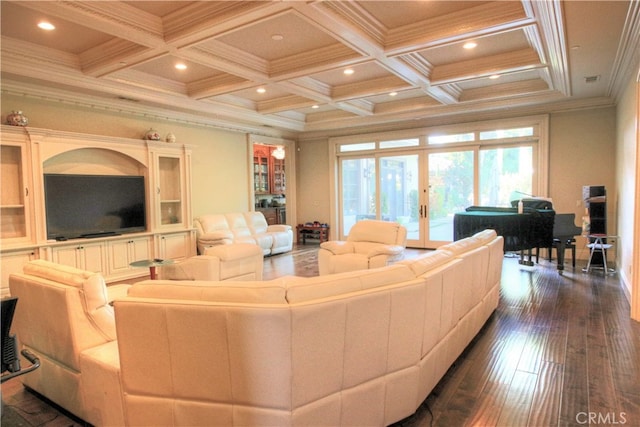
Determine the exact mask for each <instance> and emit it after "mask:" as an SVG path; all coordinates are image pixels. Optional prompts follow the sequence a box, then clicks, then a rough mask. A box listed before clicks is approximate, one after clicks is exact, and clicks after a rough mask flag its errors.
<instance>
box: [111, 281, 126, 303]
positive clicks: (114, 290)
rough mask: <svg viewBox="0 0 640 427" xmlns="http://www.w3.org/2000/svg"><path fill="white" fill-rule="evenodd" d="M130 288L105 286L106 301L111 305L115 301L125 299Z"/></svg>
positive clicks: (124, 285) (123, 285)
mask: <svg viewBox="0 0 640 427" xmlns="http://www.w3.org/2000/svg"><path fill="white" fill-rule="evenodd" d="M130 287H131V285H127V284H122V285H109V286H107V301H109V303H110V304H111V303H112V302H113V301H115V300H116V299H120V298H124V297H126V296H127V293H128V292H129V288H130Z"/></svg>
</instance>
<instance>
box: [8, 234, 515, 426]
mask: <svg viewBox="0 0 640 427" xmlns="http://www.w3.org/2000/svg"><path fill="white" fill-rule="evenodd" d="M503 255H504V254H503V239H502V237H500V236H497V235H496V234H495V232H494V231H492V230H486V231H483V232H481V233H478V234H476V235H474V236H472V237H469V238H466V239H463V240H460V241H458V242H454V243H452V244H449V245H446V246H443V247H441V248H440V249H438V250H436V251H433V252H430V253H428V254H426V255H424V256H422V257H420V258H417V259H411V260H404V261H400V262H398V263H396V264H394V265H390V266H385V267H381V268H376V269H370V270H365V271H353V272H345V273H339V274H329V275H325V276H318V277H312V278H303V277H294V276H286V277H282V278H278V279H275V280H270V281H237V282H235V281H225V282H213V281H164V280H153V281H152V280H148V281H143V282H139V283H136V284H134V285H133V286H132V287H130V288H129V290H128V294H127V296H126V297H121V298H118V299H116V300H115V301H114V310H115V327H116V336H117V340H112V341H107V342H103V343H100V342H96V346H95V347H94V348H91V349H87V350H84V351H82V354H81V358H80V359H81V366H82V375H81V376H79V377H80V378H79V380H80V381H79V385H77V387H78V388H77V389H69V390H63V391H66V393H68V394H69V395H72V396H78V399H80V400H81V401H83V402H84V404H85V405H86V407H85V409H84V412H81V413H80V414H77V415H81V416H82V415H85V416H86V415H87V414H88V420H89V421H90V422H91V423H93V424H94V425H96V426H103V425H128V426H140V425H154V426H155V425H175V426H187V425H189V426H196V425H211V423H213V422H215V423H216V424H220V425H242V426H248V425H252V426H253V425H270V426H273V425H278V426H280V425H324V426H326V425H349V426H352V425H379V426H382V425H388V424H391V423H393V422H396V421H398V420H401V419H402V418H405V417H407V416H409V415H411V414H412V413H413V412H415V410H416V409H417V408H418V406H419V405H420V404H421V402H422V401H423V400H424V399H425V398H426V397H427V396H428V394H429V393H430V392H431V390H432V389H433V388H434V386H435V385H436V384H437V383H438V381H439V380H440V379H441V378H442V376H443V375H444V374H445V373H446V371H447V369H448V368H449V367H450V366H451V364H452V363H453V362H454V361H455V359H456V358H457V357H458V356H459V355H460V353H461V352H462V351H463V350H464V348H465V347H466V346H467V345H468V344H469V342H470V341H471V340H472V339H473V337H474V336H475V335H476V334H477V333H478V331H479V330H480V328H481V327H482V326H483V325H484V323H485V322H486V320H487V319H488V318H489V316H490V315H491V313H492V312H493V311H494V310H495V308H496V307H497V304H498V299H499V291H500V278H501V271H502V261H503ZM18 279H19V280H21V281H24V280H26V278H23V277H22V276H21V277H13V276H12V279H10V282H15V281H16V280H18ZM28 279H29V281H31V282H34V285H37V286H40V285H41V283H40V282H42V281H45V280H44V279H39V278H37V277H31V276H30V277H28ZM45 282H47V283H46V284H48V285H50V283H48V281H45ZM23 285H24V284H23ZM12 290H13V287H12ZM24 295H25V297H26V296H28V295H29V294H28V293H24ZM28 307H29V302H28V301H27V302H24V304H22V307H21V306H20V304H19V305H18V310H20V309H22V310H28ZM37 315H38V314H37V313H32V316H37ZM59 321H60V322H64V321H65V317H64V316H60V319H59ZM68 321H73V319H71V320H68ZM37 324H38V325H39V327H40V328H43V330H41V331H37V332H33V334H34V335H36V336H37V337H39V339H43V337H48V336H49V335H48V331H46V330H45V329H46V325H44V324H42V322H38V323H37ZM23 327H25V326H24V325H23ZM84 327H88V326H84ZM18 332H19V333H20V331H18ZM48 339H49V340H51V339H55V338H54V337H50V338H48ZM74 351H76V350H75V349H74V348H69V352H71V353H73V352H74ZM27 376H28V375H27ZM25 377H26V376H25ZM64 387H68V388H72V387H74V385H73V384H67V385H65V386H64ZM45 396H46V394H45ZM63 406H64V404H63ZM65 408H67V407H66V406H65ZM67 409H71V410H72V412H74V411H73V409H75V408H67Z"/></svg>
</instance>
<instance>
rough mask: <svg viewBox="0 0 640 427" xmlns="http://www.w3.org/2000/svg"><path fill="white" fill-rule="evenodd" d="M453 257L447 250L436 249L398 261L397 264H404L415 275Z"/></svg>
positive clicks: (421, 273) (420, 274) (423, 272)
mask: <svg viewBox="0 0 640 427" xmlns="http://www.w3.org/2000/svg"><path fill="white" fill-rule="evenodd" d="M452 259H453V255H452V254H451V252H449V251H442V250H436V251H433V252H429V253H427V254H425V255H422V256H420V257H418V258H413V259H407V260H403V261H399V262H398V264H399V265H406V266H407V267H409V268H410V269H411V271H413V274H415V275H416V276H422V275H423V274H425V273H426V272H428V271H430V270H433V269H434V268H436V267H439V266H441V265H443V264H446V263H447V262H449V261H451V260H452Z"/></svg>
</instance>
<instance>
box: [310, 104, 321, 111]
mask: <svg viewBox="0 0 640 427" xmlns="http://www.w3.org/2000/svg"><path fill="white" fill-rule="evenodd" d="M311 108H313V109H314V110H315V109H316V108H320V106H319V105H318V104H316V105H312V106H311Z"/></svg>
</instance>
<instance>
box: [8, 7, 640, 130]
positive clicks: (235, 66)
mask: <svg viewBox="0 0 640 427" xmlns="http://www.w3.org/2000/svg"><path fill="white" fill-rule="evenodd" d="M1 8H2V9H1V13H2V22H1V24H2V27H1V34H2V40H1V42H2V46H1V49H2V50H1V55H2V57H1V69H2V90H3V91H5V92H6V93H11V94H28V95H30V96H41V97H43V98H44V99H59V100H64V101H65V102H72V103H78V104H80V105H92V106H100V108H107V109H113V110H117V111H125V112H126V111H130V112H133V113H142V112H144V113H145V114H150V115H152V116H157V117H168V118H171V119H174V120H183V121H186V122H191V123H202V124H205V125H210V126H221V127H224V128H229V129H237V130H242V131H247V132H253V133H260V134H265V135H274V136H286V137H296V136H297V137H308V138H309V137H314V136H324V135H343V134H347V133H354V132H358V131H362V129H367V130H368V131H371V130H387V129H397V128H406V127H416V126H420V125H425V124H427V125H428V124H436V123H445V122H455V121H466V120H475V119H479V118H492V117H504V116H505V115H511V114H530V113H540V112H548V111H557V110H566V109H572V108H588V107H594V106H601V105H602V106H605V105H613V104H614V103H615V102H616V97H617V96H618V95H619V93H620V90H621V89H622V88H621V85H622V84H623V83H624V82H625V80H626V79H627V78H628V76H629V73H630V72H632V71H633V67H637V63H638V46H639V44H638V39H639V36H638V32H639V31H640V25H639V24H638V20H639V11H638V9H639V7H638V2H636V1H584V2H583V1H528V0H524V1H437V0H433V1H349V2H347V1H256V2H253V1H11V0H2V2H1ZM44 20H46V21H48V22H50V23H51V24H53V25H54V26H55V29H54V30H50V31H45V30H41V29H39V28H37V26H36V25H37V24H38V23H39V22H40V21H44ZM468 42H474V43H475V45H476V46H475V48H472V49H465V44H466V43H468ZM179 63H180V64H183V65H184V66H186V69H177V68H176V67H175V66H176V65H177V64H179ZM347 69H350V70H351V71H352V74H345V70H347ZM636 71H637V69H636ZM2 113H3V114H6V111H2Z"/></svg>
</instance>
